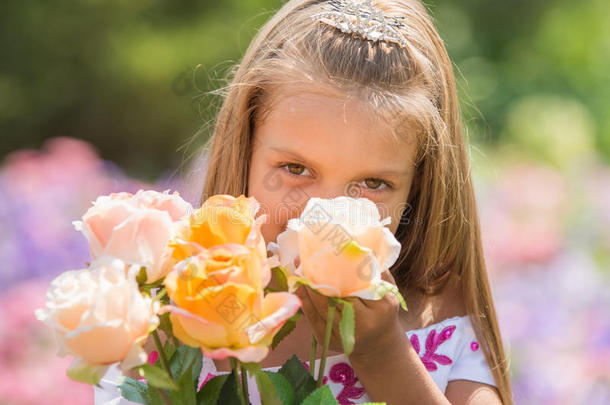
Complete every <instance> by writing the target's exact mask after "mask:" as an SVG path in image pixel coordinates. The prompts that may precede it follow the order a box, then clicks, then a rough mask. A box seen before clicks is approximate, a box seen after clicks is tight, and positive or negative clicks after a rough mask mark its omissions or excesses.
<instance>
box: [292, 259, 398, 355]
mask: <svg viewBox="0 0 610 405" xmlns="http://www.w3.org/2000/svg"><path fill="white" fill-rule="evenodd" d="M381 277H382V279H384V280H386V281H388V282H390V283H392V284H394V285H396V282H395V281H394V277H392V275H391V274H390V272H389V271H387V270H386V271H383V272H382V273H381ZM295 294H296V295H297V296H298V297H299V298H300V299H301V301H302V302H303V313H304V314H305V317H306V318H307V321H308V323H309V325H310V327H311V329H312V332H313V333H314V335H315V337H316V340H317V341H318V343H319V344H320V345H321V344H323V342H324V334H325V330H326V318H327V315H328V299H327V297H325V296H323V295H321V294H319V293H317V292H315V291H313V290H312V289H311V288H309V287H307V286H305V285H301V286H299V288H297V289H296V291H295ZM344 299H346V300H348V301H350V302H351V303H352V304H353V306H354V315H355V331H354V332H355V333H354V335H355V336H354V337H355V343H354V349H353V351H352V353H351V354H350V357H356V358H357V357H362V356H363V355H365V354H367V355H368V354H370V353H371V352H375V351H376V350H377V349H383V348H384V347H390V346H388V345H391V344H392V343H393V342H394V341H395V339H396V337H397V336H400V334H402V333H403V332H402V328H401V327H400V322H399V318H398V313H399V312H398V311H399V310H400V309H401V308H400V302H399V301H398V298H396V296H395V295H394V294H393V293H391V292H389V293H387V294H386V295H385V296H384V297H383V298H382V299H379V300H363V299H361V298H358V297H345V298H344ZM342 307H343V305H342V304H341V303H339V304H338V305H337V306H336V308H335V316H334V319H333V328H332V333H331V339H330V344H329V351H335V352H341V353H343V344H342V343H341V333H340V331H339V321H340V320H341V316H342Z"/></svg>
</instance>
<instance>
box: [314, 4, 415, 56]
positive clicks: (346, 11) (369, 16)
mask: <svg viewBox="0 0 610 405" xmlns="http://www.w3.org/2000/svg"><path fill="white" fill-rule="evenodd" d="M325 6H326V8H325V10H324V11H323V12H321V13H317V14H314V15H312V16H311V19H312V20H314V21H322V22H324V23H326V24H329V25H332V26H333V27H336V28H338V29H340V30H341V31H342V32H345V33H355V34H358V35H360V36H361V37H363V38H364V39H367V40H369V41H373V42H377V41H386V42H394V43H396V44H398V45H400V46H401V47H403V48H404V47H406V46H407V41H406V39H405V38H404V37H403V36H402V34H401V33H400V32H399V31H398V30H397V29H396V28H399V27H404V24H403V23H401V22H400V21H399V20H402V19H404V17H395V16H391V17H390V16H384V15H383V13H382V12H381V10H379V9H377V8H375V7H374V6H373V4H371V0H364V1H349V0H348V1H346V0H330V1H328V2H327V4H326V5H325Z"/></svg>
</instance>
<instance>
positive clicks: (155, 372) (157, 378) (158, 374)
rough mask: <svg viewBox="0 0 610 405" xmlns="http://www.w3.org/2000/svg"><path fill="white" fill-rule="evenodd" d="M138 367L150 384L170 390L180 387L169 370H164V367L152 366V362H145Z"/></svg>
mask: <svg viewBox="0 0 610 405" xmlns="http://www.w3.org/2000/svg"><path fill="white" fill-rule="evenodd" d="M138 368H139V370H140V373H141V374H143V376H144V378H146V382H147V383H148V385H152V386H153V387H157V388H166V389H170V390H176V389H178V386H177V385H176V383H175V382H174V381H173V380H172V378H171V377H170V376H169V375H168V374H167V371H165V370H163V369H162V368H160V367H156V366H151V365H150V364H144V365H142V366H140V367H138Z"/></svg>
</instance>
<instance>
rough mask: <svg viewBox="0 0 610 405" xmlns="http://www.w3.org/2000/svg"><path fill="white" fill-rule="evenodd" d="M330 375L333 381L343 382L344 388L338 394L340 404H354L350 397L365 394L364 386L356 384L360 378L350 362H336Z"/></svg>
mask: <svg viewBox="0 0 610 405" xmlns="http://www.w3.org/2000/svg"><path fill="white" fill-rule="evenodd" d="M329 375H330V379H331V380H332V381H333V382H336V383H340V384H343V389H342V390H341V392H340V393H339V395H338V396H337V401H338V402H339V404H341V405H350V404H354V402H352V401H350V399H358V398H360V397H362V395H364V388H362V387H356V386H355V385H356V383H357V382H358V378H357V377H356V374H355V373H354V370H353V369H352V367H351V366H350V365H349V364H347V363H343V362H341V363H336V364H335V365H333V366H332V367H331V368H330V371H329Z"/></svg>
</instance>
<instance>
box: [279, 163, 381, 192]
mask: <svg viewBox="0 0 610 405" xmlns="http://www.w3.org/2000/svg"><path fill="white" fill-rule="evenodd" d="M279 167H281V168H283V169H284V170H286V171H287V172H288V174H290V175H292V176H295V177H303V173H305V172H306V171H307V170H308V169H307V168H306V167H305V166H303V165H301V164H299V163H282V164H280V166H279ZM362 183H364V184H365V185H366V188H367V189H368V190H371V191H373V192H376V193H380V192H383V191H388V190H391V189H392V185H391V184H389V183H388V182H386V181H384V180H381V179H376V178H369V179H365V180H364V181H363V182H362ZM382 186H385V187H382Z"/></svg>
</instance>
